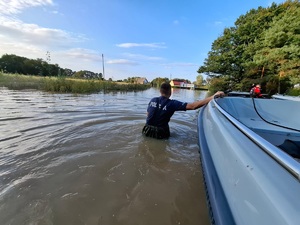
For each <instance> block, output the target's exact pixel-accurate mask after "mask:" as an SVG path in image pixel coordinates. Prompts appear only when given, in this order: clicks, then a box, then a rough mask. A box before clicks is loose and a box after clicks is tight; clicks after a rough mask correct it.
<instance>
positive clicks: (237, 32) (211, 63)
mask: <svg viewBox="0 0 300 225" xmlns="http://www.w3.org/2000/svg"><path fill="white" fill-rule="evenodd" d="M299 18H300V2H299V0H294V1H292V0H288V1H286V2H284V3H282V4H275V3H273V4H272V5H271V6H270V7H267V8H263V7H259V8H257V9H251V10H250V11H248V12H247V13H246V14H245V15H241V16H240V17H239V18H238V19H237V20H236V21H235V26H234V27H229V28H225V29H224V31H223V34H222V35H221V36H220V37H218V38H217V39H216V40H215V41H214V42H213V43H212V47H211V50H210V51H209V52H208V57H207V58H206V59H205V61H204V65H202V66H200V67H199V69H198V73H203V74H206V75H208V78H209V79H208V80H209V83H210V90H211V91H216V90H227V89H232V90H237V91H249V88H250V87H251V85H252V84H253V83H256V84H261V86H262V88H263V91H264V92H265V93H268V94H274V93H285V92H286V91H287V90H288V89H289V88H292V87H293V86H294V85H295V84H298V83H300V19H299Z"/></svg>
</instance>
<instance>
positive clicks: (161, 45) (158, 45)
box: [116, 43, 166, 48]
mask: <svg viewBox="0 0 300 225" xmlns="http://www.w3.org/2000/svg"><path fill="white" fill-rule="evenodd" d="M116 46H118V47H120V48H133V47H145V48H166V46H165V43H122V44H117V45H116Z"/></svg>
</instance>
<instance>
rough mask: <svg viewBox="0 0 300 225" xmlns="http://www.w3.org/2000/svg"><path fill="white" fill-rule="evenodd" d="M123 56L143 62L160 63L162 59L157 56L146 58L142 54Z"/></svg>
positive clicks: (126, 54) (125, 54)
mask: <svg viewBox="0 0 300 225" xmlns="http://www.w3.org/2000/svg"><path fill="white" fill-rule="evenodd" d="M123 55H124V56H126V57H128V58H131V59H135V60H144V61H162V60H164V58H162V57H158V56H147V55H142V54H132V53H124V54H123Z"/></svg>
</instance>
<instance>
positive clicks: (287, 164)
mask: <svg viewBox="0 0 300 225" xmlns="http://www.w3.org/2000/svg"><path fill="white" fill-rule="evenodd" d="M212 101H213V103H214V105H215V107H216V109H217V110H218V111H219V112H220V113H221V114H222V115H223V116H224V117H225V118H226V119H227V120H228V121H229V122H230V123H232V124H233V125H234V126H235V127H236V128H237V129H239V130H240V131H241V132H242V133H243V134H244V135H246V136H247V137H248V138H249V139H250V140H252V141H253V142H254V143H255V144H256V145H257V146H259V147H260V148H261V149H262V150H263V151H264V152H266V153H267V154H268V155H269V156H270V157H272V158H273V159H274V160H275V161H276V162H278V163H279V164H280V165H281V166H282V167H283V168H284V169H286V170H287V171H288V172H289V173H290V174H292V175H293V176H294V177H295V178H296V179H297V180H298V181H300V165H299V162H297V161H296V160H295V159H293V158H292V157H291V156H289V155H288V154H286V153H285V152H283V151H282V150H281V149H279V148H278V147H276V146H274V145H272V144H271V143H270V142H268V141H267V140H266V139H264V138H262V137H261V136H259V135H258V134H256V133H255V132H254V131H252V130H251V129H250V128H248V127H247V126H245V125H244V124H242V123H241V122H240V121H238V120H237V119H236V118H234V117H233V116H231V115H230V114H229V113H228V112H226V111H225V110H224V109H223V108H222V107H221V106H220V105H219V104H218V102H217V101H216V99H215V98H214V99H213V100H212Z"/></svg>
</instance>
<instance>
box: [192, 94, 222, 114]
mask: <svg viewBox="0 0 300 225" xmlns="http://www.w3.org/2000/svg"><path fill="white" fill-rule="evenodd" d="M215 96H216V97H217V96H218V97H223V96H224V92H223V91H218V92H216V93H215V94H214V95H212V96H210V97H207V98H205V99H203V100H199V101H196V102H193V103H188V104H187V105H186V110H195V109H198V108H200V107H202V106H204V105H206V104H207V103H209V102H210V100H212V99H213V98H214V97H215Z"/></svg>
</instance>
